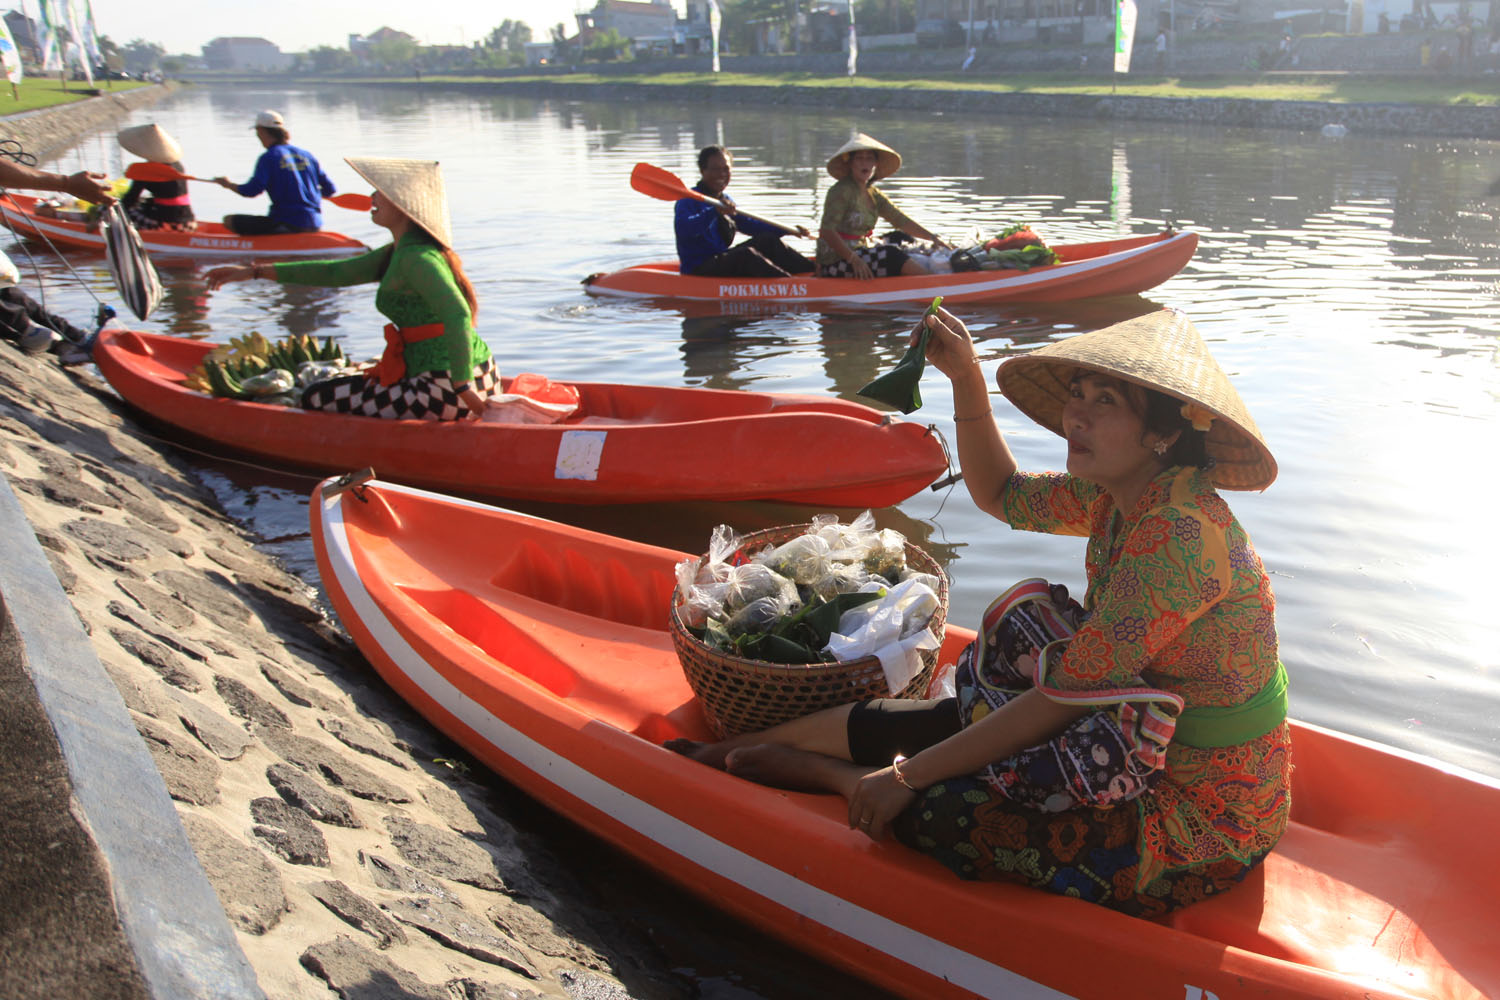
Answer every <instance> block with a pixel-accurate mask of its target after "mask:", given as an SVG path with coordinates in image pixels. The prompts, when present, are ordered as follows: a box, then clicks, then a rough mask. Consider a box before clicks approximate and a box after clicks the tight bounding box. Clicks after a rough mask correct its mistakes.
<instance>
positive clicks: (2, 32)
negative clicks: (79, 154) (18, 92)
mask: <svg viewBox="0 0 1500 1000" xmlns="http://www.w3.org/2000/svg"><path fill="white" fill-rule="evenodd" d="M0 66H3V67H5V75H6V77H7V78H8V79H9V80H10V82H11V83H20V82H21V81H22V80H24V79H25V78H26V71H25V70H24V69H23V68H22V67H21V50H20V49H18V48H16V40H15V39H14V38H12V37H10V29H9V28H7V27H6V26H5V19H4V18H0ZM7 263H9V262H8V261H7ZM12 284H14V282H12Z"/></svg>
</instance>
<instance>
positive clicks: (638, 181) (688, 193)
mask: <svg viewBox="0 0 1500 1000" xmlns="http://www.w3.org/2000/svg"><path fill="white" fill-rule="evenodd" d="M630 186H631V187H633V188H635V189H636V190H637V191H639V192H640V193H641V194H644V195H649V196H650V197H652V198H656V199H657V200H659V201H677V200H679V199H681V198H697V199H698V200H699V201H712V200H713V199H711V198H709V197H708V196H707V195H705V194H703V193H702V192H699V191H694V190H693V189H692V188H690V187H688V186H687V185H686V184H684V183H682V179H681V178H679V177H678V176H677V175H676V174H674V173H672V172H671V171H670V170H663V169H662V168H661V167H653V166H652V165H651V164H649V163H637V164H636V165H635V169H634V170H632V171H630Z"/></svg>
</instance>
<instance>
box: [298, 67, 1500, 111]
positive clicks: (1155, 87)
mask: <svg viewBox="0 0 1500 1000" xmlns="http://www.w3.org/2000/svg"><path fill="white" fill-rule="evenodd" d="M298 79H302V80H308V81H309V82H311V79H310V78H298ZM318 82H326V83H350V84H360V83H387V84H389V83H398V82H405V83H410V84H412V85H413V86H419V85H421V84H424V83H431V84H441V83H464V84H483V83H497V84H498V83H521V82H528V83H557V84H562V83H573V84H611V83H625V82H628V83H630V84H632V85H634V86H642V87H663V88H680V87H693V88H705V87H706V88H718V87H725V88H728V87H827V88H831V89H848V88H850V87H856V88H861V89H869V90H933V91H951V90H964V91H980V92H986V93H1010V94H1069V95H1079V96H1100V95H1106V94H1111V93H1115V94H1119V95H1121V96H1127V97H1177V98H1236V99H1242V100H1260V101H1318V102H1323V103H1329V104H1347V103H1356V102H1364V103H1391V104H1418V105H1436V106H1478V107H1497V106H1500V80H1497V79H1494V78H1474V77H1467V78H1464V77H1437V76H1430V77H1429V76H1417V75H1410V76H1381V75H1364V74H1350V73H1302V74H1294V73H1261V74H1248V73H1247V74H1237V75H1224V76H1214V77H1203V76H1197V77H1186V76H1184V77H1173V76H1150V75H1144V74H1143V75H1135V76H1124V77H1121V78H1120V79H1119V81H1118V82H1117V83H1112V82H1111V81H1110V79H1109V77H1107V76H1102V75H1099V74H1066V73H1030V74H1015V75H1006V76H965V75H963V74H959V73H952V74H942V73H934V74H922V75H909V76H908V75H898V74H882V75H880V76H869V75H864V74H861V75H860V76H857V77H855V78H854V80H853V81H851V80H850V79H849V78H848V77H846V76H830V75H823V74H817V73H806V72H794V73H774V74H773V73H718V74H714V73H628V72H622V73H610V72H588V73H566V74H545V75H544V74H537V75H534V76H504V77H494V76H459V75H454V76H424V77H422V78H421V80H420V81H418V80H416V79H413V78H412V77H383V78H382V77H323V78H318Z"/></svg>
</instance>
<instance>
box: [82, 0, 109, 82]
mask: <svg viewBox="0 0 1500 1000" xmlns="http://www.w3.org/2000/svg"><path fill="white" fill-rule="evenodd" d="M80 28H81V29H82V31H83V49H84V51H85V52H87V53H88V54H89V62H91V63H93V64H94V65H95V66H103V65H104V53H103V52H102V51H100V49H99V29H98V28H96V27H95V26H94V0H83V21H82V23H81V24H80Z"/></svg>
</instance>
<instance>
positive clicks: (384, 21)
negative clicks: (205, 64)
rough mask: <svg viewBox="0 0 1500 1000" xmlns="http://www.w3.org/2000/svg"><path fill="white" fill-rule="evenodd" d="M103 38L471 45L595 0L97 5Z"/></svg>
mask: <svg viewBox="0 0 1500 1000" xmlns="http://www.w3.org/2000/svg"><path fill="white" fill-rule="evenodd" d="M92 2H93V5H94V19H95V22H96V24H97V25H98V29H99V33H100V34H104V35H108V36H109V37H110V38H111V39H112V40H114V41H115V42H116V43H118V44H120V45H124V44H126V43H127V42H130V41H132V40H134V39H136V38H143V39H145V40H146V41H148V42H156V43H157V44H159V45H161V46H162V47H163V48H165V49H166V50H167V52H168V53H181V52H188V53H195V54H196V53H197V52H199V51H200V50H201V49H202V47H203V45H204V43H205V42H208V41H211V40H212V39H214V38H217V37H219V36H221V35H248V36H258V37H260V38H265V39H268V40H270V41H272V42H274V43H275V44H276V45H277V46H278V47H279V48H280V49H281V50H282V51H283V52H305V51H306V50H308V49H311V48H316V47H317V46H319V45H332V46H335V47H337V48H344V47H346V46H347V45H348V42H349V38H348V36H349V34H350V33H351V32H353V33H356V34H367V33H369V32H372V31H374V30H376V29H377V28H380V27H390V28H395V29H396V30H397V31H404V32H406V33H407V34H409V35H411V36H412V37H414V38H416V39H417V41H418V42H419V43H421V44H424V45H459V44H464V45H472V44H473V43H474V42H476V41H480V40H482V39H483V38H484V37H485V36H486V35H488V34H489V33H490V31H491V30H492V29H493V28H495V27H497V26H498V25H499V24H500V22H501V21H503V20H505V19H506V18H510V19H512V20H517V21H521V22H523V23H525V24H528V25H530V26H531V32H532V37H533V38H534V39H536V40H538V41H543V40H545V39H546V38H547V31H548V29H549V28H550V27H551V26H552V25H554V24H556V23H557V22H559V21H563V22H565V23H566V24H567V25H568V26H569V29H570V32H571V30H572V27H573V23H574V22H573V12H574V10H575V9H580V8H581V9H589V8H592V7H593V5H594V4H593V0H500V2H499V3H496V2H495V0H436V2H429V3H425V4H423V3H413V2H412V0H361V2H359V3H328V2H322V3H318V2H313V3H308V2H306V0H257V2H254V3H230V2H226V0H207V2H205V0H150V2H146V3H143V2H141V0H92ZM23 6H24V8H25V9H26V11H27V13H29V14H30V15H31V16H32V17H35V16H36V14H37V7H36V3H35V0H0V9H7V8H20V7H23Z"/></svg>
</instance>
